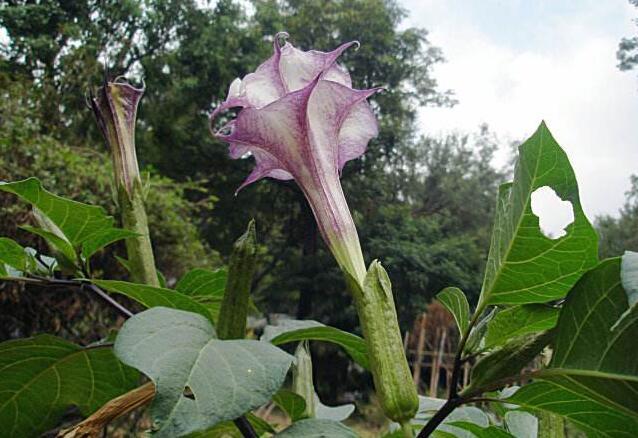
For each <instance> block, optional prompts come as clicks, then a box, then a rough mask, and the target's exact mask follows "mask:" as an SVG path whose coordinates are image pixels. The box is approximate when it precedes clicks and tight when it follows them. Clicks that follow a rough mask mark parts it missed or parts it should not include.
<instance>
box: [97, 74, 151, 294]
mask: <svg viewBox="0 0 638 438" xmlns="http://www.w3.org/2000/svg"><path fill="white" fill-rule="evenodd" d="M142 94H144V89H140V88H135V87H133V86H131V85H130V84H128V83H126V82H122V81H119V80H118V79H116V80H115V81H114V82H106V83H105V84H104V85H103V86H102V87H100V88H99V89H98V90H97V91H96V93H95V95H92V96H91V99H90V103H91V108H92V109H93V113H94V114H95V119H96V120H97V123H98V125H99V126H100V129H101V130H102V134H104V139H105V140H106V143H107V146H108V147H109V149H110V151H111V156H112V158H113V172H114V174H115V191H116V193H117V199H118V203H119V208H120V212H121V214H122V225H123V226H124V228H126V229H128V230H131V231H134V232H135V233H136V234H137V236H136V237H131V238H128V239H126V251H127V253H128V258H129V260H128V261H129V265H130V268H131V269H130V271H131V277H132V278H133V281H135V282H138V283H145V284H148V285H151V286H159V280H158V276H157V270H156V268H155V257H154V255H153V248H152V246H151V238H150V236H149V231H148V219H147V216H146V210H145V208H144V196H143V190H142V180H141V178H140V171H139V167H138V164H137V154H136V152H135V121H136V118H137V106H138V104H139V102H140V99H141V98H142Z"/></svg>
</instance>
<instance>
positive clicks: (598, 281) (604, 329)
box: [508, 258, 638, 437]
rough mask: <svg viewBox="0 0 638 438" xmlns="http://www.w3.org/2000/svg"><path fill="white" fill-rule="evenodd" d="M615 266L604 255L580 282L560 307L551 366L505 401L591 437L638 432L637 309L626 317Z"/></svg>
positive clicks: (617, 261)
mask: <svg viewBox="0 0 638 438" xmlns="http://www.w3.org/2000/svg"><path fill="white" fill-rule="evenodd" d="M620 270H621V261H620V259H619V258H615V259H609V260H605V261H603V262H601V263H600V264H599V265H598V266H597V267H596V268H594V269H592V270H591V271H589V272H588V273H587V274H585V275H584V276H583V277H582V278H581V279H580V280H579V282H578V283H577V284H576V286H574V288H573V290H572V291H571V292H570V293H569V295H568V296H567V299H566V301H565V304H564V305H563V308H562V310H561V313H560V316H559V319H558V324H557V325H556V340H555V342H554V345H553V350H554V354H553V357H552V361H551V363H550V367H549V368H547V369H544V370H541V371H538V372H537V373H536V374H535V376H536V379H537V381H535V382H534V383H532V384H530V385H526V386H524V387H522V388H521V389H519V390H518V391H517V392H516V393H515V394H514V395H513V396H512V397H510V398H509V399H508V402H509V403H515V404H517V405H520V406H523V407H526V408H529V409H538V410H545V411H548V412H552V413H555V414H558V415H561V416H564V417H565V418H567V419H568V420H570V421H571V422H573V423H574V424H576V425H577V426H578V427H579V428H581V429H582V430H584V431H585V432H587V433H590V434H592V435H593V436H606V437H622V436H627V437H629V436H632V434H633V431H636V430H638V355H636V354H633V352H635V347H636V339H638V308H637V307H635V306H634V307H633V308H632V309H631V311H630V312H629V314H626V315H625V313H626V312H627V310H628V309H629V303H628V300H627V294H626V293H625V291H624V289H623V287H622V282H621V276H620ZM623 315H625V317H624V318H623V319H622V320H621V321H620V323H618V321H619V319H620V318H621V317H622V316H623Z"/></svg>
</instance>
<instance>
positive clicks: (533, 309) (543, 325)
mask: <svg viewBox="0 0 638 438" xmlns="http://www.w3.org/2000/svg"><path fill="white" fill-rule="evenodd" d="M558 311H559V310H558V308H556V307H551V306H548V305H544V304H525V305H523V306H513V307H509V308H507V309H505V310H502V311H501V312H499V313H497V314H496V315H495V316H494V318H493V319H492V320H491V321H490V322H489V323H488V324H487V334H486V335H485V347H487V348H490V347H494V346H497V345H503V344H505V343H506V342H507V341H508V340H510V339H513V338H516V337H518V336H523V335H528V334H530V333H537V332H541V331H544V330H549V329H551V328H553V327H554V326H555V325H556V321H558Z"/></svg>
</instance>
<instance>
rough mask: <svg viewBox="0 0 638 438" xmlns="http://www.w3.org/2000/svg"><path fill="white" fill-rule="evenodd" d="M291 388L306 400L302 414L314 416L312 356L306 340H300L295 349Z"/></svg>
mask: <svg viewBox="0 0 638 438" xmlns="http://www.w3.org/2000/svg"><path fill="white" fill-rule="evenodd" d="M292 390H293V392H295V393H297V394H298V395H300V396H301V397H303V399H304V400H305V401H306V410H305V411H304V416H305V417H309V418H312V417H314V416H315V412H316V406H315V405H316V403H315V401H316V400H315V385H314V384H313V382H312V357H311V356H310V348H309V345H308V341H301V342H300V343H299V344H298V345H297V349H296V350H295V365H294V366H293V368H292Z"/></svg>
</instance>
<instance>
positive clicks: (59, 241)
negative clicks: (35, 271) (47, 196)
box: [20, 225, 78, 266]
mask: <svg viewBox="0 0 638 438" xmlns="http://www.w3.org/2000/svg"><path fill="white" fill-rule="evenodd" d="M20 228H22V229H23V230H25V231H28V232H29V233H31V234H35V235H36V236H40V237H42V238H43V239H44V240H45V241H46V242H47V244H49V246H50V247H51V248H53V249H54V250H56V251H58V252H59V253H60V254H61V255H62V257H63V258H64V259H65V261H66V264H68V265H70V266H74V265H76V264H77V261H78V260H77V254H76V253H75V249H73V245H71V243H70V242H69V241H68V240H66V239H65V238H64V237H60V236H58V235H57V234H55V233H53V232H51V231H48V230H45V229H44V228H37V227H32V226H30V225H22V226H21V227H20Z"/></svg>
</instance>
